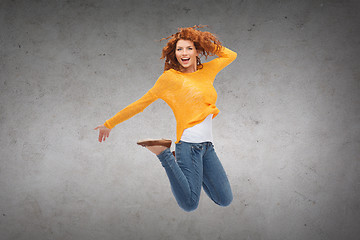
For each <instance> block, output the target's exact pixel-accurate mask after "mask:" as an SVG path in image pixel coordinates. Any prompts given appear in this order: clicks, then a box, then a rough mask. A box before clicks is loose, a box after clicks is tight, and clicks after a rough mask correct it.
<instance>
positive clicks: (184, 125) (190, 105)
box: [95, 26, 237, 211]
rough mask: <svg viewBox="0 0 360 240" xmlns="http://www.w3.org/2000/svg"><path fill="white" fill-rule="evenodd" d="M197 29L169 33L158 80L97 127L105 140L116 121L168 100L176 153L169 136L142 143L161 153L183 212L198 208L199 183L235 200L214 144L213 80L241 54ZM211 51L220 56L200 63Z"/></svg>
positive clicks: (216, 196)
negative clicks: (172, 117) (163, 63)
mask: <svg viewBox="0 0 360 240" xmlns="http://www.w3.org/2000/svg"><path fill="white" fill-rule="evenodd" d="M198 28H200V27H198V26H194V27H190V28H180V29H179V31H178V32H177V33H175V34H173V35H171V36H170V37H167V38H165V39H169V40H168V43H167V45H166V46H165V47H164V48H163V50H162V57H161V59H165V68H164V72H163V74H162V75H161V76H160V77H159V78H158V80H157V81H156V83H155V85H154V86H153V87H152V88H151V89H150V90H149V91H148V92H147V93H146V94H145V95H144V96H142V97H141V98H140V99H139V100H137V101H135V102H133V103H132V104H130V105H129V106H127V107H126V108H124V109H123V110H121V111H120V112H118V113H117V114H116V115H115V116H114V117H112V118H110V119H108V120H107V121H106V122H105V124H103V125H100V126H98V127H96V128H95V130H99V142H102V141H105V139H106V138H107V137H109V134H110V131H111V129H112V128H114V127H115V125H117V124H119V123H121V122H123V121H125V120H127V119H129V118H131V117H132V116H134V115H135V114H137V113H139V112H141V111H143V110H144V109H145V108H146V107H147V106H149V105H150V104H151V103H153V102H154V101H155V100H157V99H159V98H160V99H162V100H164V101H165V102H166V103H167V104H168V105H169V106H170V107H171V109H172V110H173V112H174V115H175V119H176V142H175V143H176V147H175V153H172V152H171V151H170V146H171V140H167V139H157V140H156V139H155V140H151V139H150V140H142V141H139V142H138V144H139V145H141V146H144V147H146V148H147V149H149V150H150V151H151V152H152V153H154V154H155V155H156V156H157V157H158V158H159V160H160V162H161V164H162V166H163V167H164V169H165V171H166V174H167V176H168V178H169V181H170V184H171V189H172V192H173V194H174V196H175V199H176V201H177V203H178V204H179V206H180V207H181V208H182V209H184V210H185V211H192V210H195V209H196V208H197V206H198V204H199V198H200V192H201V186H202V187H203V188H204V191H205V192H206V193H207V195H208V196H209V197H210V198H211V199H212V200H213V201H214V202H215V203H216V204H218V205H220V206H228V205H229V204H230V203H231V201H232V199H233V195H232V191H231V187H230V184H229V181H228V178H227V176H226V173H225V171H224V168H223V167H222V165H221V162H220V160H219V158H218V157H217V155H216V153H215V150H214V145H213V144H212V142H213V136H212V119H213V118H214V117H216V115H217V114H218V113H219V109H218V108H217V107H216V106H215V103H216V98H217V93H216V91H215V88H214V86H213V82H214V79H215V76H216V75H217V73H218V72H220V71H221V70H222V69H223V68H224V67H226V66H227V65H229V64H230V63H231V62H232V61H234V60H235V58H236V56H237V54H236V53H235V52H233V51H231V50H229V49H227V48H225V47H223V46H222V45H221V43H220V41H219V40H218V39H217V38H216V37H215V36H214V34H212V33H210V32H206V31H200V30H198ZM212 55H217V56H218V57H217V58H215V59H213V60H211V61H209V62H207V63H203V64H202V63H201V61H200V57H201V56H205V58H207V56H212ZM175 156H176V157H175Z"/></svg>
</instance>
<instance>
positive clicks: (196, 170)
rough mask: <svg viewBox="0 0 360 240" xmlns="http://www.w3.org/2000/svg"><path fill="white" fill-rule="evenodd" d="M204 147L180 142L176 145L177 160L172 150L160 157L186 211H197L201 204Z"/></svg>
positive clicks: (173, 188)
mask: <svg viewBox="0 0 360 240" xmlns="http://www.w3.org/2000/svg"><path fill="white" fill-rule="evenodd" d="M202 149H203V148H202V145H201V144H195V145H194V144H189V143H185V142H180V143H178V144H176V151H175V152H176V160H177V161H175V158H174V156H173V155H172V153H171V151H170V149H167V150H165V151H164V152H162V153H161V154H159V155H158V158H159V159H160V162H161V164H162V166H163V167H164V168H165V171H166V174H167V176H168V178H169V181H170V184H171V190H172V192H173V194H174V196H175V199H176V201H177V203H178V204H179V206H180V207H181V208H182V209H184V210H185V211H192V210H195V209H196V208H197V206H198V204H199V198H200V193H201V184H202V177H203V168H202V153H203V151H202Z"/></svg>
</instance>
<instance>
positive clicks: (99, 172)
mask: <svg viewBox="0 0 360 240" xmlns="http://www.w3.org/2000/svg"><path fill="white" fill-rule="evenodd" d="M150 2H151V3H150ZM359 10H360V6H359V1H337V0H328V1H325V0H324V1H321V0H307V1H285V0H283V1H280V0H277V1H275V0H271V1H269V0H263V1H258V0H257V1H251V0H244V1H218V0H214V1H204V0H202V1H188V0H184V1H181V2H180V1H165V0H164V1H161V0H158V1H148V3H146V1H133V0H131V1H130V0H129V1H95V0H94V1H71V0H68V1H45V0H44V1H25V0H23V1H18V0H13V1H10V0H2V1H1V2H0V28H1V31H0V41H1V50H0V74H1V75H0V76H1V81H0V88H1V91H0V93H1V96H0V114H1V115H0V135H1V137H0V146H1V148H0V158H1V161H0V164H1V165H0V239H6V240H8V239H24V240H25V239H26V240H28V239H36V240H43V239H44V240H45V239H46V240H52V239H56V240H67V239H69V240H70V239H76V240H87V239H94V240H95V239H96V240H97V239H103V240H111V239H206V240H208V239H210V240H211V239H226V240H229V239H236V240H238V239H241V240H242V239H244V240H249V239H251V240H259V239H264V240H267V239H276V240H278V239H284V240H285V239H290V240H292V239H298V240H303V239H310V240H313V239H314V240H315V239H326V240H328V239H330V240H338V239H347V240H349V239H351V240H352V239H358V237H359V236H358V235H359V234H360V228H359V222H360V220H359V219H360V203H359V197H360V177H359V172H360V167H359V162H360V157H359V156H360V67H359V60H360V59H359V54H360V40H359V39H360V38H359V35H360V31H359V25H360V21H359ZM194 24H208V25H210V28H208V29H207V30H209V31H212V32H214V33H216V34H217V35H218V36H219V37H220V39H221V41H222V42H223V44H224V45H225V46H227V47H229V48H230V49H232V50H234V51H236V52H237V53H238V58H237V59H236V61H235V62H233V63H232V64H231V65H229V66H228V67H227V68H226V69H225V70H224V71H223V72H221V73H220V74H219V75H218V76H217V79H216V81H215V87H216V89H217V91H218V95H219V97H218V103H217V105H218V107H219V109H220V110H221V112H220V114H219V116H218V117H217V118H216V119H215V120H214V137H215V141H214V143H215V147H216V149H217V153H218V155H219V156H220V158H221V160H222V162H223V165H224V167H225V169H226V170H227V173H228V176H229V179H230V181H231V185H232V187H233V192H234V201H233V203H232V205H231V206H230V207H227V208H222V207H218V206H216V205H215V204H213V203H212V202H211V201H210V200H209V199H208V198H207V196H206V195H205V194H204V193H203V194H202V197H201V200H200V206H199V208H198V209H197V210H196V211H195V212H191V213H186V212H183V211H182V210H181V209H180V208H179V207H178V206H177V204H176V202H175V200H174V198H173V196H172V193H171V190H170V187H169V182H168V180H167V177H166V174H165V172H164V170H163V168H162V167H161V165H160V163H159V162H158V160H157V159H156V158H155V156H153V155H152V154H151V153H150V152H148V151H147V150H146V149H143V148H141V147H139V146H137V145H136V144H135V143H136V141H137V140H138V139H140V138H144V137H167V138H172V139H174V138H175V120H174V117H173V114H172V112H171V109H170V108H169V107H168V106H167V105H166V104H165V103H164V102H163V101H161V100H159V101H157V102H155V103H153V104H152V105H151V106H149V107H148V108H147V109H146V110H145V111H144V112H143V113H141V114H139V115H137V116H135V117H134V118H132V119H130V120H129V121H127V122H124V123H122V124H120V125H118V126H117V127H116V128H115V129H114V130H113V131H112V132H111V136H110V138H109V139H108V140H107V141H106V142H105V143H98V142H97V132H95V131H94V130H92V129H93V128H94V127H96V126H97V125H98V124H102V123H103V122H104V121H105V120H106V119H108V118H110V117H112V116H113V115H114V114H115V113H117V112H118V111H119V110H120V109H122V108H123V107H125V106H127V105H128V104H129V103H131V102H133V101H135V100H136V99H138V98H139V97H141V96H142V95H143V94H144V93H145V92H146V91H147V90H148V89H149V88H150V87H151V86H152V85H153V84H154V82H155V81H156V79H157V77H158V76H159V75H160V74H161V73H162V70H163V62H162V61H161V60H160V59H159V58H160V54H161V49H162V47H163V46H164V45H165V42H159V41H158V40H159V39H161V38H162V37H166V36H168V35H170V34H172V33H174V32H176V31H177V28H178V27H187V26H193V25H194Z"/></svg>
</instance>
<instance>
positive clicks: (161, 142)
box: [137, 139, 171, 148]
mask: <svg viewBox="0 0 360 240" xmlns="http://www.w3.org/2000/svg"><path fill="white" fill-rule="evenodd" d="M137 144H138V145H141V146H143V147H146V146H164V147H167V148H170V146H171V140H170V139H146V140H140V141H138V142H137Z"/></svg>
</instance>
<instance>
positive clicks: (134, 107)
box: [104, 89, 158, 129]
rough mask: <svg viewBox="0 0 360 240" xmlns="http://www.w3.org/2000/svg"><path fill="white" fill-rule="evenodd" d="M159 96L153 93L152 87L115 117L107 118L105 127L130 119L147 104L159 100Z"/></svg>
mask: <svg viewBox="0 0 360 240" xmlns="http://www.w3.org/2000/svg"><path fill="white" fill-rule="evenodd" d="M157 99H158V97H157V96H156V95H155V94H153V93H152V91H151V89H150V90H149V91H148V92H147V93H146V94H145V95H144V96H142V97H141V98H140V99H139V100H137V101H135V102H133V103H132V104H130V105H128V106H127V107H125V108H124V109H122V110H121V111H120V112H118V113H117V114H116V115H115V116H114V117H112V118H110V119H108V120H106V122H105V124H104V125H105V127H107V128H110V129H111V128H113V127H115V126H116V125H117V124H119V123H121V122H124V121H125V120H128V119H129V118H131V117H133V116H135V115H136V114H138V113H140V112H142V111H143V110H144V109H145V108H146V107H147V106H149V105H150V104H151V103H153V102H154V101H155V100H157Z"/></svg>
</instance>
